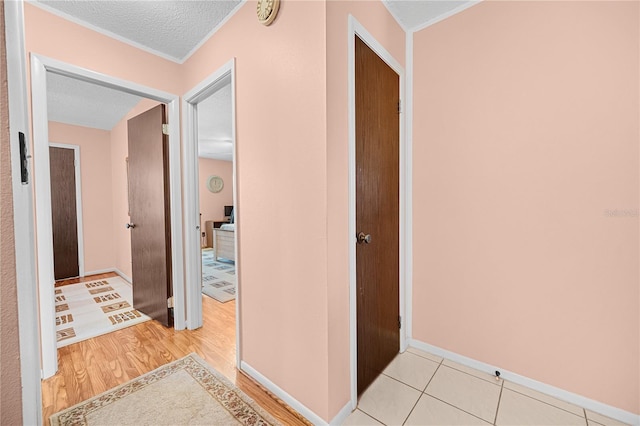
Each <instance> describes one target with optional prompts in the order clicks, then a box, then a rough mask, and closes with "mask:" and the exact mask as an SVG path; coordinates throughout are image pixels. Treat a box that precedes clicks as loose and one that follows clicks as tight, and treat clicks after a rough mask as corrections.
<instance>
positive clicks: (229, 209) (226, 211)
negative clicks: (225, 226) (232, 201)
mask: <svg viewBox="0 0 640 426" xmlns="http://www.w3.org/2000/svg"><path fill="white" fill-rule="evenodd" d="M232 211H233V206H224V216H225V217H227V216H231V212H232Z"/></svg>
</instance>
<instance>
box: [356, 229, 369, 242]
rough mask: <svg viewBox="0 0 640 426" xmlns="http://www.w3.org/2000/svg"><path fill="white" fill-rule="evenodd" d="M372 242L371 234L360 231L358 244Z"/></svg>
mask: <svg viewBox="0 0 640 426" xmlns="http://www.w3.org/2000/svg"><path fill="white" fill-rule="evenodd" d="M370 242H371V234H365V233H364V232H359V233H358V244H362V243H365V244H369V243H370Z"/></svg>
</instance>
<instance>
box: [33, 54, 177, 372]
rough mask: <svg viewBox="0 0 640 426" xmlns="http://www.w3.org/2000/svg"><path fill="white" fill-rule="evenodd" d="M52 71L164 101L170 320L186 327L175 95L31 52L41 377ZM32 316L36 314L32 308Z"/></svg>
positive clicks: (53, 357)
mask: <svg viewBox="0 0 640 426" xmlns="http://www.w3.org/2000/svg"><path fill="white" fill-rule="evenodd" d="M47 72H52V73H55V74H60V75H64V76H68V77H71V78H75V79H78V80H81V81H85V82H88V83H93V84H98V85H100V86H103V87H108V88H111V89H116V90H120V91H123V92H126V93H130V94H133V95H137V96H142V97H145V98H149V99H153V100H156V101H159V102H163V103H166V104H167V105H168V111H169V123H170V126H169V176H170V178H169V188H170V194H169V197H170V204H171V206H170V214H171V248H172V259H171V265H172V282H173V297H174V324H175V329H176V330H181V329H183V328H184V322H185V318H184V275H183V266H184V263H183V247H182V209H181V204H182V202H181V198H182V194H181V177H180V176H181V174H180V116H179V108H180V106H179V104H178V102H179V98H178V96H176V95H172V94H170V93H166V92H163V91H160V90H156V89H153V88H150V87H146V86H143V85H140V84H137V83H132V82H129V81H126V80H121V79H118V78H115V77H111V76H107V75H104V74H101V73H98V72H95V71H91V70H87V69H84V68H80V67H78V66H75V65H71V64H66V63H64V62H61V61H58V60H55V59H51V58H47V57H44V56H41V55H37V54H31V94H32V112H33V146H34V159H35V164H34V165H35V167H34V169H35V180H36V182H39V183H40V184H36V205H37V210H36V226H37V229H38V242H37V251H38V266H39V268H38V287H39V294H40V298H39V300H40V309H41V315H40V327H41V337H42V340H41V344H42V366H43V377H44V378H47V377H50V376H52V375H53V374H55V372H56V370H57V353H56V340H55V321H54V318H55V316H54V301H53V285H51V284H52V283H53V281H54V278H53V253H52V236H51V188H50V187H49V181H50V174H49V149H48V145H49V129H48V127H49V125H48V119H47V78H46V73H47ZM33 314H34V315H35V313H33Z"/></svg>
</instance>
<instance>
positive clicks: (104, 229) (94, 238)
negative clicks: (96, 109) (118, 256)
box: [49, 121, 115, 275]
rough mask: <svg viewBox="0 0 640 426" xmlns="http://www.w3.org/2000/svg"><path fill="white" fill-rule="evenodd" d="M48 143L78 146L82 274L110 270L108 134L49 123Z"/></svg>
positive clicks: (112, 254) (112, 258)
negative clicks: (83, 271) (82, 255)
mask: <svg viewBox="0 0 640 426" xmlns="http://www.w3.org/2000/svg"><path fill="white" fill-rule="evenodd" d="M49 142H54V143H64V144H70V145H78V146H79V147H80V175H81V185H82V186H81V188H82V224H83V227H82V229H83V234H84V235H83V237H84V238H83V239H84V270H85V273H86V274H87V275H88V274H90V273H91V272H92V271H98V270H103V269H110V268H113V267H114V266H115V242H114V238H113V211H112V206H111V204H112V199H111V198H112V191H111V132H109V131H108V130H99V129H92V128H89V127H81V126H72V125H69V124H63V123H58V122H54V121H50V122H49Z"/></svg>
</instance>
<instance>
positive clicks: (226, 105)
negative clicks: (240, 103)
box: [197, 78, 233, 161]
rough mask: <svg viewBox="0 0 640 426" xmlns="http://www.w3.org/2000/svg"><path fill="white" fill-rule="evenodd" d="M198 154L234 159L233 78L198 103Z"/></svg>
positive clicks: (207, 156) (220, 158) (205, 156)
mask: <svg viewBox="0 0 640 426" xmlns="http://www.w3.org/2000/svg"><path fill="white" fill-rule="evenodd" d="M197 110H198V156H199V157H203V158H213V159H215V160H225V161H233V157H232V149H233V145H232V143H233V142H232V141H233V139H232V137H233V134H232V128H231V126H232V120H231V118H232V114H231V78H229V79H228V81H227V82H226V84H225V85H224V86H223V87H221V88H220V89H219V90H217V91H216V92H215V93H213V94H212V95H211V96H209V97H208V98H206V99H205V100H203V101H201V102H199V103H198V106H197Z"/></svg>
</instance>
